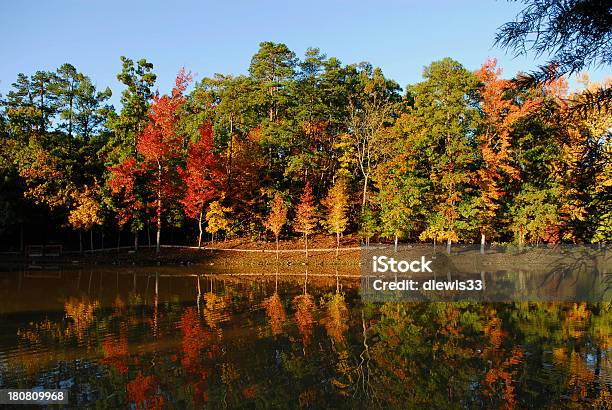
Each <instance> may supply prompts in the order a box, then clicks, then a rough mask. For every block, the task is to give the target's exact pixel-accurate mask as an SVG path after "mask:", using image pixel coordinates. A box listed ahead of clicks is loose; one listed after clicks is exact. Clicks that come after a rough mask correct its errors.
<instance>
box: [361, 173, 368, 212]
mask: <svg viewBox="0 0 612 410" xmlns="http://www.w3.org/2000/svg"><path fill="white" fill-rule="evenodd" d="M367 193H368V175H367V174H366V175H365V177H364V178H363V200H362V201H361V206H362V207H364V206H365V204H366V195H367Z"/></svg>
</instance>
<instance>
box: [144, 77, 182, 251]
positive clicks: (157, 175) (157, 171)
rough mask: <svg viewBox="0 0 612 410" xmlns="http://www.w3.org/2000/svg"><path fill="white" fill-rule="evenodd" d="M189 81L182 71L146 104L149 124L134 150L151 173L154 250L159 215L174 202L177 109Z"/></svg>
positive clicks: (158, 237) (157, 248) (178, 152)
mask: <svg viewBox="0 0 612 410" xmlns="http://www.w3.org/2000/svg"><path fill="white" fill-rule="evenodd" d="M190 81H191V74H189V73H186V72H185V70H184V69H183V70H181V71H180V72H179V73H178V75H177V77H176V81H175V86H174V88H173V89H172V93H171V94H170V95H162V96H155V97H154V98H153V103H152V104H151V107H149V123H148V124H147V126H146V127H145V129H144V131H143V132H142V134H140V135H139V137H138V144H137V147H136V148H137V151H138V154H140V155H141V156H142V159H143V163H142V167H143V169H144V170H146V171H147V172H149V173H151V174H152V177H151V178H150V179H149V180H148V181H147V182H148V185H149V186H150V190H151V191H152V198H151V199H152V201H151V202H152V203H153V207H154V209H155V223H156V225H157V235H156V245H155V251H156V252H157V253H159V251H160V245H161V231H162V215H163V213H164V211H165V210H166V209H167V208H168V207H169V206H170V205H171V204H172V203H173V202H174V201H173V199H174V197H175V196H176V194H177V191H178V190H177V179H178V178H177V175H176V173H177V162H178V160H179V159H180V155H181V147H182V144H183V138H182V136H181V135H180V134H179V130H178V129H177V122H178V119H179V110H180V109H181V107H182V106H183V105H184V104H185V97H184V96H183V92H184V91H185V89H186V88H187V85H188V84H189V82H190Z"/></svg>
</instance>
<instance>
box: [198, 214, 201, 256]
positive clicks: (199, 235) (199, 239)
mask: <svg viewBox="0 0 612 410" xmlns="http://www.w3.org/2000/svg"><path fill="white" fill-rule="evenodd" d="M198 229H199V230H200V232H199V234H198V249H201V248H202V211H200V216H199V217H198Z"/></svg>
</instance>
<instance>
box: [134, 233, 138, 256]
mask: <svg viewBox="0 0 612 410" xmlns="http://www.w3.org/2000/svg"><path fill="white" fill-rule="evenodd" d="M134 250H135V251H137V250H138V231H136V232H134Z"/></svg>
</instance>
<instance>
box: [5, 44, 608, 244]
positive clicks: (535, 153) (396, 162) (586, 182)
mask: <svg viewBox="0 0 612 410" xmlns="http://www.w3.org/2000/svg"><path fill="white" fill-rule="evenodd" d="M121 62H122V67H121V72H120V73H119V74H118V76H117V78H118V80H119V81H120V82H121V83H122V84H123V86H124V90H123V92H122V94H121V108H120V109H115V108H114V107H113V106H111V105H110V104H109V102H108V100H109V98H110V96H111V91H110V89H108V88H106V89H105V90H102V91H101V90H98V89H97V87H96V86H95V85H94V83H93V82H92V81H91V79H90V78H89V77H87V76H86V75H84V74H83V73H80V72H78V70H77V69H76V68H75V67H73V66H72V65H70V64H64V65H62V66H61V67H60V68H59V69H57V70H56V71H38V72H36V73H34V74H33V75H31V76H29V75H25V74H19V76H18V78H17V80H16V81H15V82H14V83H13V84H12V88H11V90H10V91H9V92H8V93H7V94H6V96H4V98H2V111H1V112H0V135H1V138H0V141H1V144H2V149H1V154H0V172H1V173H2V180H3V183H2V188H1V196H0V231H1V232H2V233H3V234H4V235H14V233H15V229H16V228H15V227H16V226H18V225H19V224H20V222H23V221H27V220H28V218H30V216H31V215H30V214H32V213H37V212H38V213H40V212H42V210H44V212H46V213H48V215H49V217H50V218H51V219H50V220H51V223H52V224H54V226H56V228H57V229H66V228H70V229H73V230H76V231H78V232H90V233H91V232H92V231H93V230H94V229H99V230H100V231H102V232H104V231H106V232H109V231H115V232H121V231H129V232H131V233H133V234H134V246H135V247H136V248H137V247H138V238H139V235H138V233H139V232H141V231H153V232H155V233H156V243H157V249H158V250H159V246H160V243H161V242H162V241H163V239H162V238H163V231H164V230H165V229H168V228H170V227H172V228H173V229H179V230H180V231H181V232H182V234H183V235H190V237H193V236H195V238H194V240H196V241H197V243H198V244H201V242H202V237H203V235H204V232H207V233H208V234H210V235H211V240H213V241H214V240H215V239H217V238H222V237H235V236H240V237H250V238H253V239H262V238H264V237H265V236H266V235H268V234H272V235H273V236H274V237H275V239H276V241H277V244H278V239H279V237H282V236H284V235H285V236H287V235H292V234H297V235H303V237H304V238H305V239H306V249H307V240H308V237H309V235H312V234H314V233H323V232H325V233H329V234H333V235H334V236H335V237H336V240H337V243H338V244H339V241H340V237H341V236H342V235H343V234H344V233H356V234H357V235H358V236H359V238H361V240H362V241H363V242H364V243H369V241H370V240H371V239H372V238H379V239H383V240H393V241H395V242H396V243H397V241H398V240H407V241H434V242H446V243H447V244H448V245H449V246H450V244H451V243H453V242H463V243H482V244H484V243H492V242H514V243H517V244H519V245H523V244H526V243H536V244H537V243H558V242H571V243H598V242H599V243H601V242H606V241H609V240H610V238H611V237H612V213H611V210H612V206H611V205H612V201H611V192H612V191H611V186H612V168H611V166H610V160H611V158H612V157H611V155H612V145H611V143H610V132H611V129H612V116H610V115H609V111H607V110H602V109H601V108H599V107H597V106H592V107H591V108H590V109H588V110H586V111H585V110H584V109H583V110H581V115H575V110H573V107H574V105H575V104H577V102H579V101H580V97H581V95H583V94H585V93H589V90H594V89H602V88H604V89H605V88H609V87H610V81H609V80H607V81H606V82H604V83H603V84H596V83H592V82H590V81H589V79H588V76H586V75H582V76H581V77H580V78H579V80H580V82H581V83H582V89H581V90H579V91H575V92H570V91H569V87H568V82H567V79H566V78H565V77H560V78H556V79H555V80H554V81H550V82H547V83H545V84H536V85H533V84H532V85H525V84H522V83H520V82H515V81H511V80H507V79H504V78H503V77H502V70H501V68H500V67H498V65H497V62H496V61H495V60H488V61H486V62H484V63H483V65H482V66H481V67H480V68H479V69H478V70H476V71H470V70H468V69H466V68H465V67H463V66H462V65H461V64H460V63H459V62H457V61H454V60H452V59H450V58H445V59H443V60H440V61H435V62H432V63H431V64H430V65H428V66H427V67H425V68H424V70H423V79H422V81H420V82H418V83H416V84H411V85H408V86H407V87H406V88H405V90H402V88H401V87H400V86H399V85H398V84H397V83H396V82H395V81H393V80H392V79H390V78H388V77H386V76H385V75H384V74H383V71H382V70H381V69H380V68H377V67H373V66H372V65H371V64H369V63H367V62H363V63H358V64H348V65H345V64H342V63H341V62H340V61H339V60H338V59H337V58H334V57H327V56H326V55H325V54H323V53H322V52H321V51H320V50H319V49H316V48H311V49H308V50H307V52H306V54H305V56H304V57H303V58H297V57H296V54H295V53H294V52H292V51H291V50H290V49H289V48H288V47H287V46H286V45H284V44H278V43H272V42H263V43H261V44H260V48H259V50H258V52H257V53H256V54H255V55H254V56H253V57H252V60H251V64H250V67H249V71H248V75H238V76H233V75H221V74H217V75H215V76H214V77H212V78H204V79H202V80H201V81H199V82H195V83H194V82H193V79H192V76H191V74H190V73H189V72H187V71H185V70H181V71H180V72H179V73H178V75H177V77H176V81H175V85H174V87H173V88H172V90H170V91H169V92H168V93H166V94H162V93H160V92H159V91H156V90H155V83H156V75H155V74H154V67H153V65H152V64H151V63H150V62H148V61H147V60H145V59H141V60H138V61H134V60H132V59H129V58H126V57H122V58H121ZM194 233H195V235H193V236H192V234H194ZM147 237H148V238H150V235H149V234H148V233H147ZM79 243H80V244H81V247H82V246H83V245H82V244H83V241H82V240H81V239H79ZM90 246H91V247H93V239H92V244H91V245H90ZM81 249H82V248H81Z"/></svg>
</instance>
